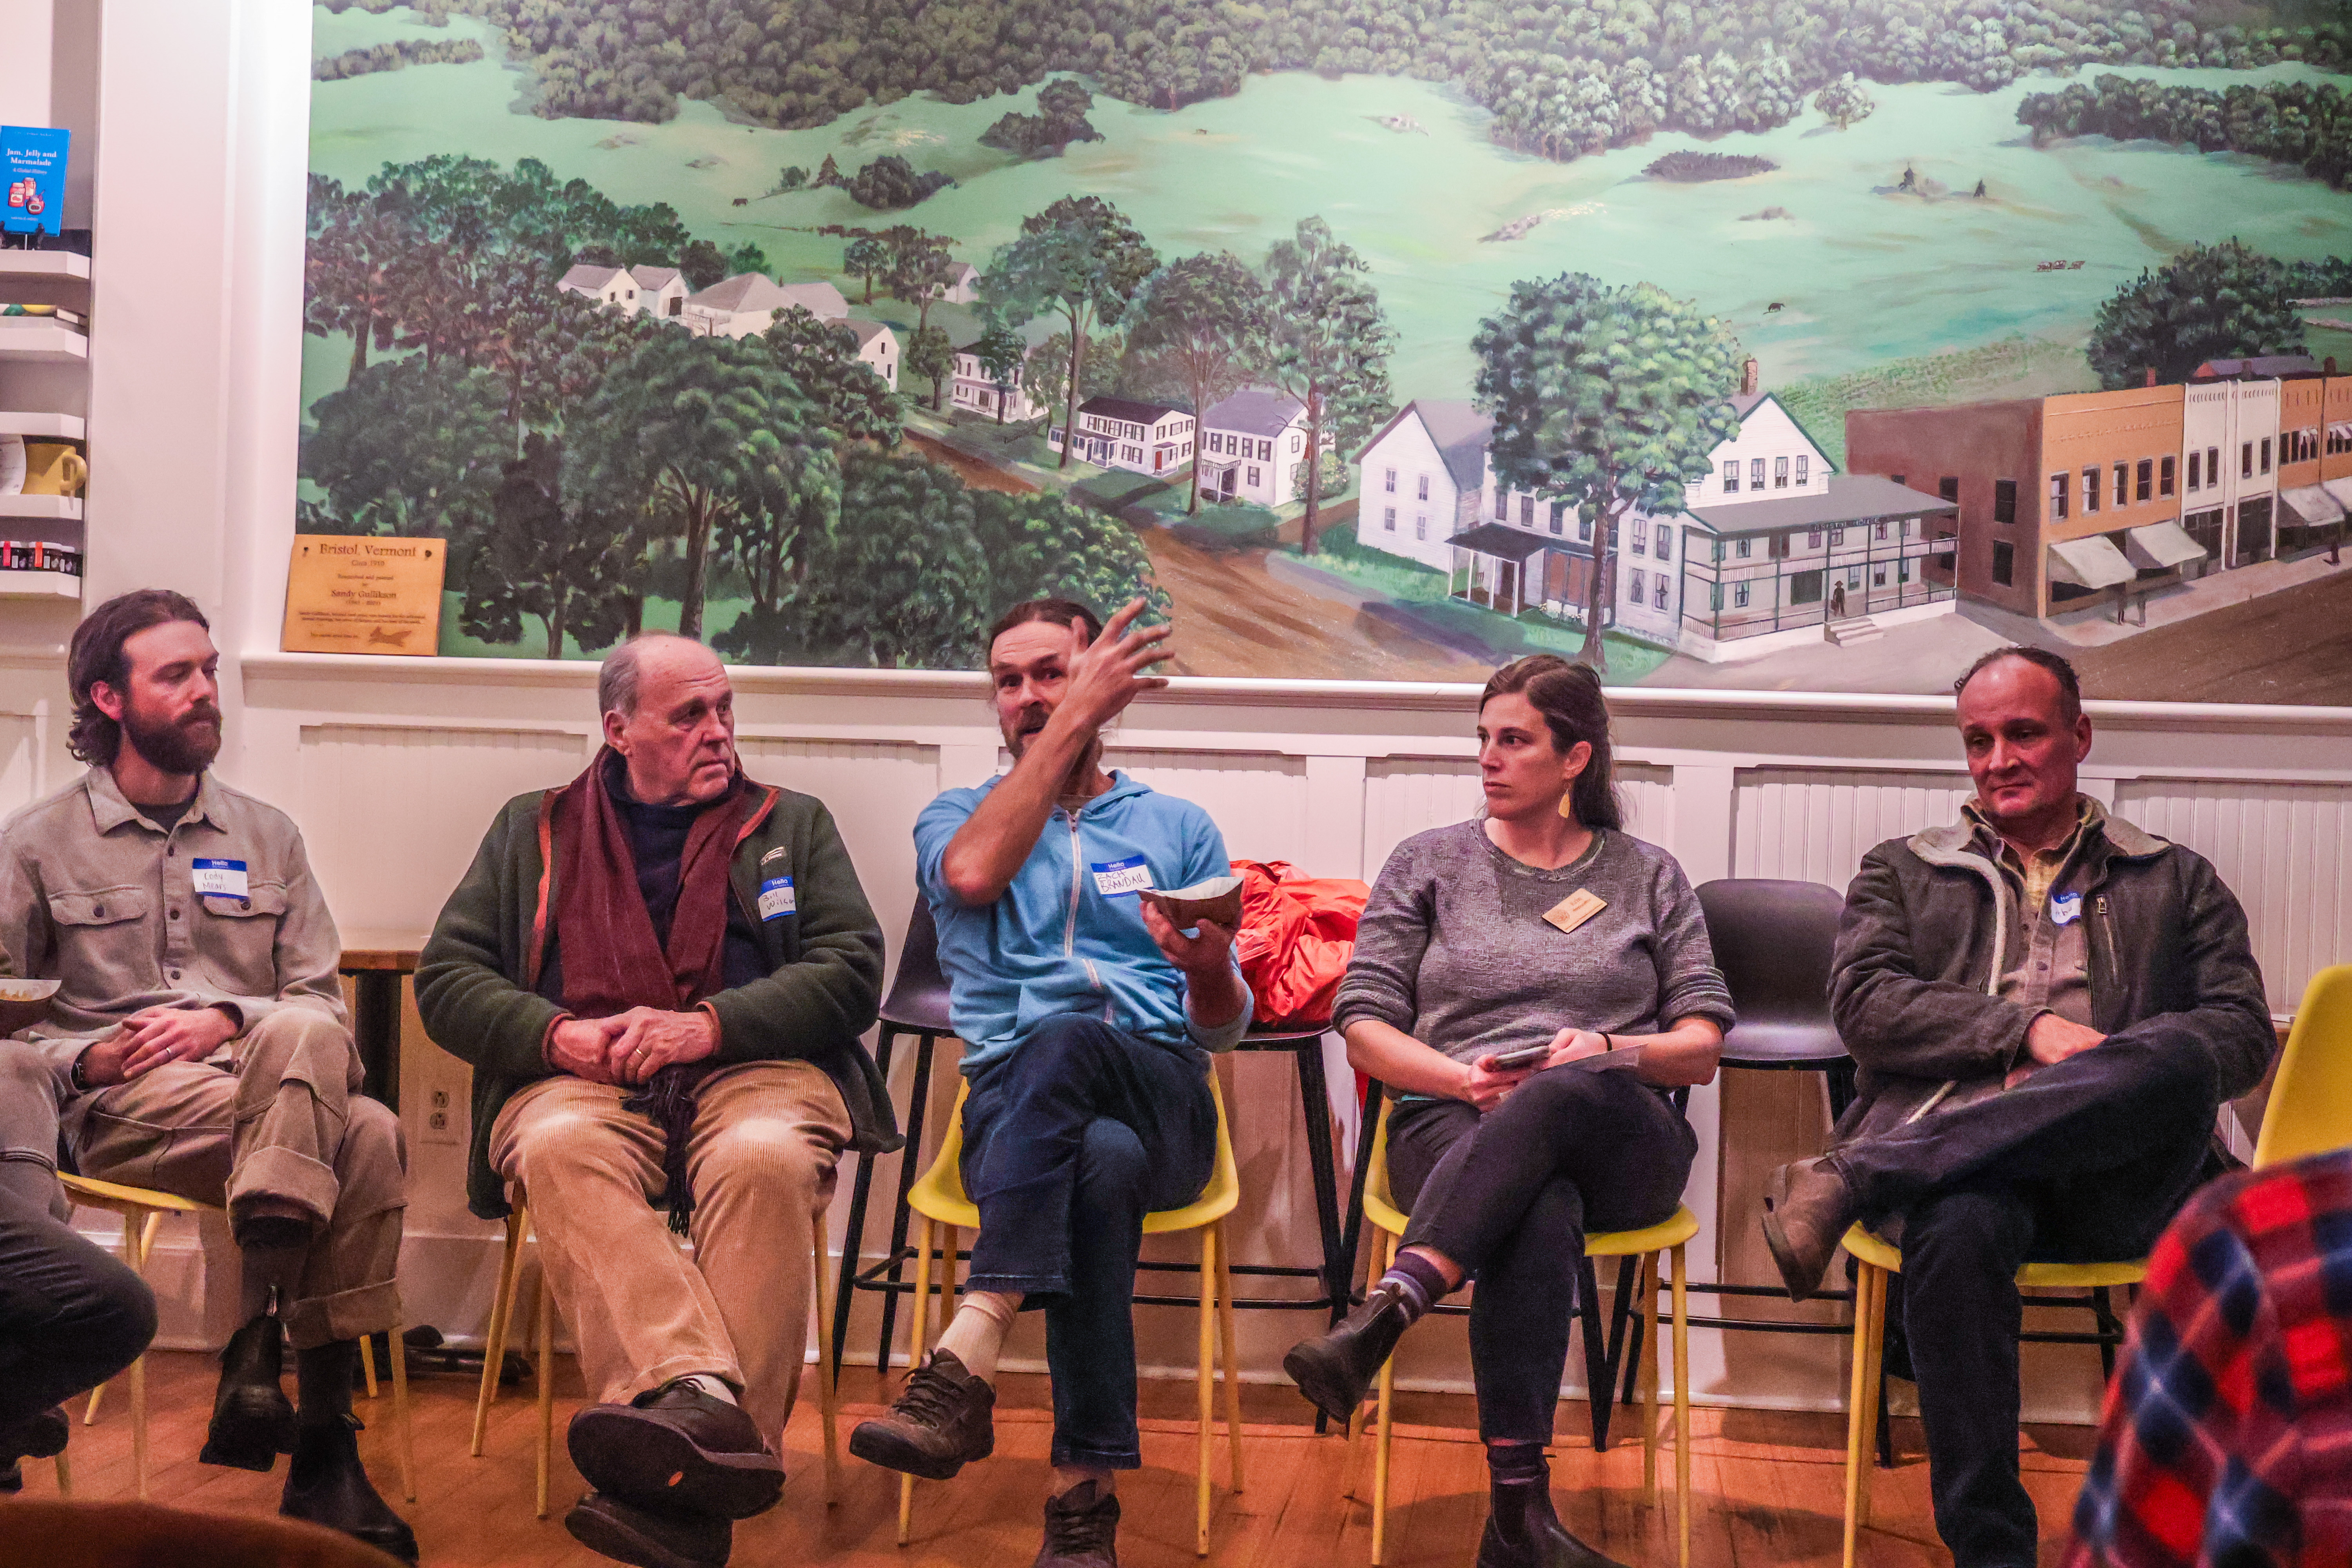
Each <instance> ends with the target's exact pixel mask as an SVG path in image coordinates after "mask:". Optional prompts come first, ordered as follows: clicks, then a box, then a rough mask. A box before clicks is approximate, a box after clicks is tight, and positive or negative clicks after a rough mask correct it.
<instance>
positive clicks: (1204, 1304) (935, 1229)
mask: <svg viewBox="0 0 2352 1568" xmlns="http://www.w3.org/2000/svg"><path fill="white" fill-rule="evenodd" d="M969 1090H970V1085H968V1084H966V1085H962V1086H960V1087H959V1088H958V1089H956V1102H955V1112H954V1114H953V1115H951V1116H950V1118H949V1119H948V1131H947V1136H946V1137H945V1138H944V1139H943V1140H942V1141H941V1142H940V1152H939V1154H938V1156H937V1157H936V1158H935V1159H933V1160H932V1162H931V1167H930V1169H929V1170H928V1171H925V1172H924V1173H923V1174H922V1176H921V1178H920V1179H919V1180H918V1181H917V1182H916V1183H915V1185H914V1187H913V1189H912V1190H911V1191H910V1192H908V1194H907V1205H908V1207H909V1208H911V1209H913V1210H914V1212H915V1213H917V1214H919V1215H922V1216H923V1241H922V1246H921V1247H919V1248H918V1249H917V1251H916V1253H915V1304H914V1310H913V1313H912V1314H911V1315H910V1316H909V1318H908V1321H907V1367H908V1371H909V1372H911V1371H913V1369H915V1368H916V1367H918V1366H920V1365H921V1364H922V1361H923V1354H924V1352H925V1350H926V1349H927V1348H928V1347H929V1341H928V1339H927V1337H926V1335H925V1328H926V1320H927V1319H928V1318H929V1309H930V1300H931V1254H932V1253H933V1251H934V1250H936V1251H938V1253H939V1255H940V1268H941V1272H942V1278H941V1279H940V1295H941V1296H942V1297H945V1298H952V1297H953V1296H954V1294H955V1263H956V1232H957V1231H958V1230H969V1231H971V1232H972V1233H974V1234H975V1235H977V1234H978V1233H979V1230H980V1209H979V1207H978V1206H977V1205H974V1204H973V1203H972V1201H971V1199H970V1198H968V1197H966V1196H965V1195H964V1191H963V1172H962V1169H961V1160H962V1157H963V1102H964V1096H965V1095H966V1094H967V1093H968V1092H969ZM1209 1094H1210V1097H1211V1099H1213V1100H1214V1101H1215V1102H1216V1107H1217V1164H1216V1169H1215V1171H1214V1172H1213V1173H1212V1174H1211V1175H1210V1177H1209V1184H1208V1185H1207V1186H1206V1187H1203V1188H1202V1190H1201V1195H1200V1196H1199V1197H1197V1198H1195V1199H1193V1200H1192V1202H1191V1203H1189V1204H1187V1205H1184V1206H1183V1207H1182V1208H1181V1209H1164V1210H1162V1211H1160V1213H1158V1214H1148V1215H1144V1216H1143V1233H1144V1234H1145V1235H1146V1236H1162V1235H1167V1234H1170V1233H1172V1232H1176V1231H1184V1230H1197V1231H1199V1232H1200V1233H1201V1345H1200V1350H1201V1354H1200V1374H1199V1389H1200V1396H1201V1401H1200V1416H1201V1457H1200V1466H1199V1471H1198V1476H1197V1480H1196V1483H1195V1514H1196V1519H1195V1524H1196V1540H1195V1542H1194V1547H1193V1550H1194V1551H1195V1552H1196V1553H1197V1554H1198V1555H1200V1556H1202V1557H1206V1556H1207V1555H1208V1554H1209V1500H1210V1489H1209V1468H1210V1463H1211V1455H1212V1453H1213V1451H1214V1446H1213V1444H1212V1442H1211V1441H1210V1435H1209V1434H1210V1427H1211V1426H1212V1423H1213V1400H1212V1398H1211V1394H1210V1387H1209V1384H1210V1372H1211V1366H1212V1363H1214V1361H1215V1360H1216V1341H1217V1335H1218V1334H1220V1333H1222V1335H1223V1342H1224V1358H1225V1364H1224V1376H1223V1379H1222V1381H1223V1384H1224V1394H1225V1438H1226V1441H1227V1443H1228V1444H1229V1445H1230V1446H1231V1447H1232V1450H1233V1481H1234V1491H1236V1492H1238V1491H1240V1490H1241V1489H1242V1398H1241V1385H1240V1384H1239V1383H1238V1381H1236V1380H1237V1379H1238V1377H1239V1375H1240V1371H1241V1365H1240V1363H1239V1361H1238V1360H1237V1359H1236V1358H1235V1356H1234V1289H1233V1268H1232V1262H1233V1260H1232V1258H1230V1257H1229V1256H1228V1254H1227V1251H1226V1247H1225V1216H1226V1215H1229V1214H1231V1213H1233V1212H1234V1207H1235V1205H1238V1204H1239V1203H1240V1202H1241V1192H1242V1189H1241V1173H1240V1171H1239V1169H1238V1168H1237V1167H1236V1166H1235V1165H1234V1143H1233V1139H1232V1137H1231V1136H1230V1134H1229V1133H1228V1131H1227V1128H1226V1123H1225V1097H1224V1094H1223V1091H1222V1090H1220V1089H1218V1087H1217V1075H1216V1073H1215V1072H1214V1071H1212V1072H1211V1073H1210V1074H1209ZM909 1153H910V1154H911V1153H912V1151H909ZM942 1232H944V1237H942ZM947 1317H948V1310H947V1304H946V1302H945V1301H944V1300H943V1301H942V1302H941V1303H940V1319H941V1321H942V1324H944V1321H945V1320H946V1318H947ZM914 1521H915V1478H914V1477H912V1476H901V1477H899V1479H898V1544H899V1545H901V1546H904V1545H906V1544H907V1542H908V1538H909V1537H910V1535H911V1534H912V1532H913V1529H914Z"/></svg>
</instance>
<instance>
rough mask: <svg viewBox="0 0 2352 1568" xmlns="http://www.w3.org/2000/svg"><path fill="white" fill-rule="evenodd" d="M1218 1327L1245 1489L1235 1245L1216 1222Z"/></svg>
mask: <svg viewBox="0 0 2352 1568" xmlns="http://www.w3.org/2000/svg"><path fill="white" fill-rule="evenodd" d="M1217 1331H1218V1332H1219V1334H1220V1335H1221V1336H1223V1340H1224V1358H1225V1370H1224V1383H1225V1442H1226V1445H1227V1447H1230V1448H1232V1450H1233V1460H1234V1491H1236V1492H1239V1491H1240V1490H1241V1489H1242V1362H1241V1355H1240V1352H1238V1351H1237V1350H1236V1349H1235V1348H1234V1347H1235V1340H1236V1336H1235V1334H1234V1249H1233V1247H1231V1245H1229V1244H1228V1242H1227V1240H1226V1237H1225V1222H1224V1221H1223V1220H1219V1221H1218V1222H1217Z"/></svg>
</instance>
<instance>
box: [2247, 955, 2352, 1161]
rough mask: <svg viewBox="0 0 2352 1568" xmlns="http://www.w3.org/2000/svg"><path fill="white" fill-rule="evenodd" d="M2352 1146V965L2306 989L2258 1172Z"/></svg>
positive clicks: (2268, 1116) (2268, 1117)
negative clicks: (2269, 1166) (2308, 1156)
mask: <svg viewBox="0 0 2352 1568" xmlns="http://www.w3.org/2000/svg"><path fill="white" fill-rule="evenodd" d="M2347 1145H2352V963H2339V964H2337V965H2336V966H2335V967H2334V968H2332V969H2323V970H2321V971H2320V972H2319V973H2316V974H2315V975H2313V976H2312V977H2311V984H2309V985H2307V986H2305V987H2304V992H2303V1005H2302V1006H2301V1007H2300V1008H2298V1009H2296V1011H2295V1015H2294V1027H2293V1028H2291V1029H2289V1030H2288V1031H2287V1037H2286V1048H2285V1049H2284V1051H2282V1052H2281V1053H2280V1055H2279V1066H2278V1076H2277V1077H2276V1078H2275V1079H2273V1080H2272V1083H2271V1100H2270V1105H2269V1106H2268V1108H2267V1109H2265V1110H2263V1131H2262V1136H2261V1137H2259V1138H2257V1139H2256V1140H2255V1141H2254V1169H2256V1170H2258V1171H2259V1170H2261V1169H2263V1167H2264V1166H2267V1165H2275V1164H2278V1163H2281V1162H2283V1161H2287V1160H2300V1159H2303V1158H2305V1156H2307V1155H2311V1154H2325V1153H2328V1152H2331V1151H2334V1150H2336V1149H2342V1148H2345V1147H2347Z"/></svg>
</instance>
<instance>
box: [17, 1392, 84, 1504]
mask: <svg viewBox="0 0 2352 1568" xmlns="http://www.w3.org/2000/svg"><path fill="white" fill-rule="evenodd" d="M72 1430H73V1426H72V1424H71V1423H70V1422H68V1420H67V1419H66V1413H65V1411H64V1410H62V1409H60V1408H59V1407H58V1406H57V1405H51V1406H49V1408H47V1410H44V1411H42V1412H41V1413H40V1414H38V1415H35V1416H33V1417H31V1418H30V1419H29V1420H27V1421H26V1422H25V1423H24V1425H22V1426H12V1427H8V1428H6V1429H5V1430H0V1492H13V1491H17V1490H20V1489H23V1487H24V1485H25V1472H24V1470H23V1469H22V1468H19V1466H18V1464H17V1461H18V1460H20V1459H53V1458H57V1457H58V1455H59V1454H62V1453H64V1452H65V1451H66V1437H67V1436H68V1434H69V1433H71V1432H72Z"/></svg>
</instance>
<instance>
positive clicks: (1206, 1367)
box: [1192, 1225, 1217, 1557]
mask: <svg viewBox="0 0 2352 1568" xmlns="http://www.w3.org/2000/svg"><path fill="white" fill-rule="evenodd" d="M1216 1283H1217V1227H1216V1226H1213V1225H1211V1226H1202V1228H1201V1333H1200V1360H1199V1363H1198V1366H1197V1369H1196V1371H1195V1373H1194V1376H1193V1389H1194V1394H1195V1395H1196V1404H1197V1406H1198V1409H1199V1415H1200V1421H1201V1430H1200V1443H1199V1453H1198V1456H1197V1459H1198V1463H1197V1464H1196V1466H1195V1467H1194V1469H1193V1478H1192V1513H1193V1521H1192V1522H1193V1546H1192V1552H1193V1555H1194V1556H1196V1557H1206V1556H1207V1555H1208V1554H1209V1503H1210V1499H1209V1465H1210V1461H1211V1458H1212V1456H1213V1452H1214V1447H1215V1438H1214V1436H1213V1432H1214V1430H1215V1424H1216V1399H1215V1391H1214V1390H1213V1389H1212V1388H1210V1386H1209V1378H1210V1375H1211V1373H1210V1369H1211V1365H1212V1363H1214V1362H1215V1360H1216V1359H1217V1305H1216V1295H1217V1291H1216Z"/></svg>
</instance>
